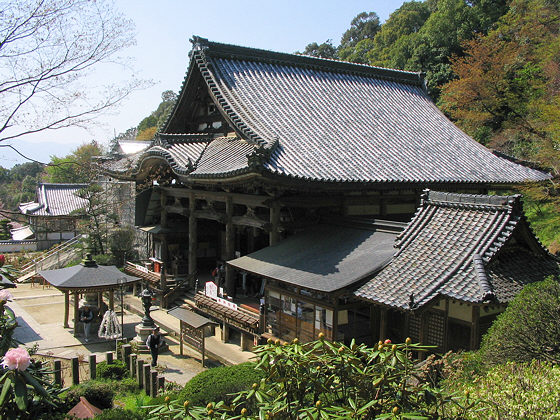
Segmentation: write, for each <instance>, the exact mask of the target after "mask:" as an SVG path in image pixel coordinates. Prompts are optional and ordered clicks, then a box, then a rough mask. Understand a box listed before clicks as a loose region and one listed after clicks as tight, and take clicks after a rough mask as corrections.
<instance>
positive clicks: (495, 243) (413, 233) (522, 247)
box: [355, 191, 560, 310]
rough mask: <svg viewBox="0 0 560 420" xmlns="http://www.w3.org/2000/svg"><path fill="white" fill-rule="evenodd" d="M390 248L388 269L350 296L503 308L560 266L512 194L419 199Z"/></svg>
mask: <svg viewBox="0 0 560 420" xmlns="http://www.w3.org/2000/svg"><path fill="white" fill-rule="evenodd" d="M395 247H396V250H397V252H396V254H395V257H394V258H393V260H392V261H391V263H390V264H388V265H387V266H386V267H385V268H384V269H383V270H381V271H380V272H379V273H378V274H377V275H376V276H375V277H373V278H372V279H371V280H370V281H368V282H367V283H366V284H364V285H363V286H362V287H360V288H359V289H358V290H357V291H356V292H355V295H356V296H358V297H360V298H362V299H365V300H368V301H371V302H375V303H379V304H382V305H387V306H390V307H394V308H398V309H402V310H414V309H417V308H420V307H422V306H423V305H425V304H427V303H429V302H430V301H431V300H432V299H434V298H436V297H437V296H445V297H448V298H452V299H457V300H460V301H464V302H469V303H484V302H497V303H506V302H508V301H510V300H511V299H512V298H513V297H514V296H515V295H516V294H517V293H518V292H519V291H521V289H522V288H523V286H524V285H525V284H527V283H531V282H534V281H539V280H544V279H545V278H546V277H547V276H550V275H555V276H559V275H560V266H559V261H558V260H557V259H556V258H554V257H553V256H552V255H550V254H549V253H548V252H547V251H546V249H544V248H543V247H542V245H541V244H540V243H539V242H538V240H537V238H536V237H535V236H534V234H533V232H532V231H531V230H530V228H529V225H528V223H527V221H526V219H525V216H524V215H523V211H522V206H521V202H520V196H518V195H516V196H482V195H470V194H452V193H442V192H435V191H429V192H426V193H425V195H424V197H423V200H422V204H421V207H420V209H419V211H418V212H417V214H416V215H415V217H414V218H413V219H412V221H411V222H410V223H409V225H408V226H407V228H406V229H405V230H404V231H403V232H402V233H401V234H400V236H399V237H398V239H397V242H396V244H395Z"/></svg>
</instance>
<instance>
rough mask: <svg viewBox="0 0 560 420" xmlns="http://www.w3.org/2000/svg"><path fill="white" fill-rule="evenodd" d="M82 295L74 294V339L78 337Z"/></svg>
mask: <svg viewBox="0 0 560 420" xmlns="http://www.w3.org/2000/svg"><path fill="white" fill-rule="evenodd" d="M79 304H80V294H79V293H78V292H74V337H76V336H77V335H78V322H79V319H80V307H79Z"/></svg>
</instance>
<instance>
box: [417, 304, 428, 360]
mask: <svg viewBox="0 0 560 420" xmlns="http://www.w3.org/2000/svg"><path fill="white" fill-rule="evenodd" d="M428 315H429V313H428V312H422V313H421V314H420V331H419V334H418V335H419V341H420V344H422V345H428V344H429V343H428V342H427V340H428ZM425 358H426V353H425V352H423V351H420V352H418V360H424V359H425Z"/></svg>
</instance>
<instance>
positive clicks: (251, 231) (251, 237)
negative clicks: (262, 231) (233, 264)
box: [247, 227, 257, 254]
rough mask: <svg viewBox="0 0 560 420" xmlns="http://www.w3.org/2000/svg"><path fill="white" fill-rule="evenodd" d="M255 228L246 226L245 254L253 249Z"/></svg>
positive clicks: (255, 234)
mask: <svg viewBox="0 0 560 420" xmlns="http://www.w3.org/2000/svg"><path fill="white" fill-rule="evenodd" d="M256 230H257V228H255V227H248V228H247V254H250V253H251V252H253V251H254V250H255V237H256V236H257V232H256Z"/></svg>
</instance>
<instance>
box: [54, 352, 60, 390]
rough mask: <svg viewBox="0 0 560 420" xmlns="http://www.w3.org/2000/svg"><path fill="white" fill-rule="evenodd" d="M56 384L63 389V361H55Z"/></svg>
mask: <svg viewBox="0 0 560 420" xmlns="http://www.w3.org/2000/svg"><path fill="white" fill-rule="evenodd" d="M53 372H54V383H55V384H56V385H59V386H61V387H62V361H61V360H59V359H56V360H55V361H53Z"/></svg>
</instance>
